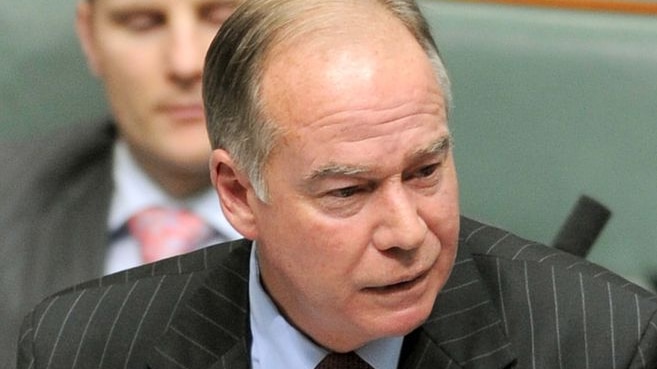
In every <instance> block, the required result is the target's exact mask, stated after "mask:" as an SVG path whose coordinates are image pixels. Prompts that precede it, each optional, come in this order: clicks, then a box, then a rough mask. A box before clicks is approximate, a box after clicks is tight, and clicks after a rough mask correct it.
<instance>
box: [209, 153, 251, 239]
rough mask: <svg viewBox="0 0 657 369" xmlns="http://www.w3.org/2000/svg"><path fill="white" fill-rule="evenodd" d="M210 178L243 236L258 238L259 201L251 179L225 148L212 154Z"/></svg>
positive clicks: (230, 219)
mask: <svg viewBox="0 0 657 369" xmlns="http://www.w3.org/2000/svg"><path fill="white" fill-rule="evenodd" d="M210 177H211V179H212V185H213V186H214V188H215V190H216V191H217V195H219V200H220V201H221V210H222V211H223V212H224V216H225V217H226V219H228V221H229V222H230V224H231V225H232V226H233V228H235V230H237V231H238V232H239V233H240V234H242V236H244V237H246V238H248V239H250V240H254V239H255V238H256V237H257V236H258V231H257V224H256V221H255V213H254V207H255V206H257V204H256V202H257V201H259V200H257V197H256V196H255V191H254V189H253V186H252V185H251V182H250V181H249V179H248V177H247V176H246V175H244V174H243V173H242V172H241V171H240V170H239V169H238V168H237V166H236V165H235V163H234V162H233V159H232V158H231V157H230V154H228V152H226V151H225V150H222V149H217V150H214V151H213V152H212V156H211V159H210Z"/></svg>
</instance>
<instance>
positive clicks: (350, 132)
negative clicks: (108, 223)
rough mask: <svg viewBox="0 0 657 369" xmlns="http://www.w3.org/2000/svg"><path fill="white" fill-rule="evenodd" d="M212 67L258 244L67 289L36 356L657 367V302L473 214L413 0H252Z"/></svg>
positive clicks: (233, 177) (260, 364) (237, 222)
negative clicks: (466, 206)
mask: <svg viewBox="0 0 657 369" xmlns="http://www.w3.org/2000/svg"><path fill="white" fill-rule="evenodd" d="M205 71H206V75H205V77H204V96H205V104H206V109H207V114H208V125H209V130H210V135H211V141H212V143H213V147H214V152H213V155H212V165H211V168H212V171H211V172H212V179H213V184H214V186H215V187H216V189H217V192H218V194H219V197H220V199H221V206H222V209H223V212H224V214H225V215H226V217H227V219H228V220H229V221H230V222H231V224H232V225H233V226H234V227H235V228H236V229H237V230H238V231H239V232H240V233H241V234H242V235H244V236H245V237H246V239H245V240H242V241H236V242H233V243H231V244H229V245H227V246H228V247H226V245H224V246H218V247H214V248H211V249H205V250H203V251H199V252H196V253H192V254H189V255H185V256H179V257H176V258H173V259H168V260H166V261H163V262H159V263H155V264H152V265H148V266H145V267H141V268H137V269H133V270H130V271H128V272H125V273H121V274H117V275H114V276H110V277H107V278H105V279H101V280H95V281H91V282H89V283H86V284H83V285H80V286H77V287H74V288H72V289H70V290H68V291H65V292H62V293H60V294H57V295H55V296H53V297H51V298H49V299H48V300H46V301H44V302H43V303H42V304H40V305H39V306H38V307H37V308H36V309H35V310H34V311H33V313H32V314H31V315H29V316H28V317H27V318H26V320H25V325H24V329H23V334H22V335H21V350H20V354H19V362H20V364H21V365H20V367H21V368H28V367H33V368H41V367H43V368H46V367H49V368H70V367H75V366H85V367H118V366H121V367H130V368H146V367H150V368H210V367H212V368H231V369H234V368H267V369H270V368H300V369H312V368H375V369H393V368H427V369H429V368H511V367H516V368H555V367H561V368H584V367H587V368H610V367H616V368H655V367H657V350H656V347H655V345H656V343H657V330H656V327H657V326H656V325H655V323H656V322H657V318H655V316H654V315H655V313H656V312H657V305H656V304H655V302H654V300H653V299H654V297H653V296H652V295H650V294H649V293H647V292H645V291H643V290H641V289H640V288H638V287H635V286H633V285H631V284H629V283H627V282H625V281H623V280H622V279H620V278H619V277H617V276H614V275H612V274H610V273H608V272H604V271H603V270H602V269H601V268H599V267H596V266H594V265H592V264H589V263H587V262H586V261H583V260H581V259H578V258H576V257H574V256H571V255H568V254H565V253H562V252H560V251H558V250H554V249H551V248H548V247H545V246H542V245H539V244H535V243H532V242H528V241H524V240H522V239H520V238H517V237H516V236H513V235H511V234H509V233H507V232H504V231H502V230H499V229H496V228H492V227H489V226H486V225H483V224H481V223H478V222H475V221H473V220H470V219H467V218H462V217H460V215H459V209H458V190H457V188H458V186H457V179H456V171H455V167H454V159H453V156H452V143H451V138H450V133H449V129H448V124H447V116H448V114H447V113H448V105H449V100H450V97H449V94H450V93H449V83H448V79H447V77H446V73H445V70H444V67H443V65H442V62H441V60H440V58H439V56H438V53H437V50H436V48H435V45H434V42H433V40H432V38H431V35H430V33H429V30H428V28H427V25H426V22H425V20H424V19H423V18H422V16H421V14H420V12H419V10H418V9H417V7H416V4H415V3H414V2H413V1H412V0H393V1H384V0H316V1H315V0H252V1H246V2H245V3H244V5H242V6H241V7H240V8H238V10H237V11H236V12H235V14H234V15H233V16H232V17H231V18H230V19H229V20H228V21H227V22H226V24H225V25H224V27H223V28H222V30H221V31H220V33H219V35H218V37H217V39H216V40H215V42H214V43H213V45H212V46H211V48H210V50H209V53H208V59H207V62H206V69H205ZM249 240H251V241H249Z"/></svg>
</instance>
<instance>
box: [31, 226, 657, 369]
mask: <svg viewBox="0 0 657 369" xmlns="http://www.w3.org/2000/svg"><path fill="white" fill-rule="evenodd" d="M461 228H462V229H461V239H460V250H459V254H458V256H457V262H456V264H455V266H454V269H453V271H452V274H451V276H450V278H449V280H448V282H447V284H446V286H445V288H444V289H443V290H442V291H441V293H440V294H439V296H438V298H437V300H436V304H435V306H434V310H433V311H432V313H431V315H430V316H429V318H428V319H427V321H426V322H425V324H424V325H423V326H422V327H420V328H418V329H416V330H415V331H413V332H411V333H410V334H409V335H408V336H407V337H406V338H405V340H404V345H403V348H402V355H401V362H400V365H399V367H400V368H404V369H430V368H431V369H436V368H441V369H442V368H450V369H456V368H471V369H484V368H485V369H491V368H577V369H580V368H596V369H602V368H605V369H607V368H657V347H656V345H657V318H656V317H655V313H656V311H657V306H656V304H655V301H654V297H653V296H652V295H650V294H648V293H647V292H645V291H643V290H641V289H640V288H638V287H636V286H634V285H632V284H629V283H627V282H626V281H625V280H623V279H621V278H620V277H617V276H615V275H613V274H611V273H607V272H606V271H605V270H604V269H602V268H600V267H598V266H595V265H593V264H590V263H588V262H585V261H582V260H581V259H578V258H576V257H574V256H572V255H569V254H565V253H562V252H559V251H556V250H554V249H551V248H548V247H545V246H542V245H538V244H535V243H531V242H527V241H525V240H522V239H520V238H517V237H515V236H513V235H511V234H509V233H507V232H504V231H501V230H499V229H496V228H493V227H488V226H485V225H482V224H480V223H477V222H474V221H472V220H468V219H466V218H463V219H462V226H461ZM249 248H250V247H249V242H247V241H237V242H234V243H230V244H229V245H228V246H225V245H224V246H219V247H213V248H209V249H204V250H201V251H198V252H196V253H192V254H188V255H185V256H181V257H175V258H172V259H168V260H165V261H162V262H158V263H156V264H153V265H147V266H144V267H140V268H137V269H133V270H130V271H126V272H124V273H120V274H116V275H112V276H108V277H106V278H103V279H100V280H94V281H91V282H87V283H85V284H83V285H79V286H76V287H73V288H70V289H68V290H67V291H64V292H62V293H60V294H58V295H56V296H53V297H51V298H50V299H48V300H46V301H44V302H43V303H42V304H40V305H39V306H38V307H37V308H36V309H35V310H34V311H33V313H32V314H31V315H29V316H28V318H27V319H26V321H25V324H24V326H23V333H22V335H21V341H20V346H21V350H20V363H21V365H20V368H21V369H22V368H52V369H59V368H85V369H86V368H131V369H132V368H147V367H150V368H153V369H164V368H189V369H201V368H226V369H228V368H230V369H241V368H243V369H246V368H249V366H250V362H249V360H250V359H249V347H250V342H251V337H250V333H249V325H248V293H247V288H248V281H247V276H248V270H247V269H248V257H249ZM208 266H210V268H208Z"/></svg>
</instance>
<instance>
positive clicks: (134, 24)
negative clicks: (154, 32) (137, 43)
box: [114, 12, 166, 32]
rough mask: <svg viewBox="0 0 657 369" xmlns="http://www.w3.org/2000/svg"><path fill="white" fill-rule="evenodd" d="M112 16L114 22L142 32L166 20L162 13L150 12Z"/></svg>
mask: <svg viewBox="0 0 657 369" xmlns="http://www.w3.org/2000/svg"><path fill="white" fill-rule="evenodd" d="M114 18H115V21H116V23H118V24H120V25H122V26H124V27H125V28H127V29H129V30H130V31H134V32H144V31H148V30H151V29H153V28H155V27H157V26H159V25H161V24H164V22H165V21H166V19H165V16H164V15H163V14H159V13H152V12H133V13H124V14H117V15H116V16H115V17H114Z"/></svg>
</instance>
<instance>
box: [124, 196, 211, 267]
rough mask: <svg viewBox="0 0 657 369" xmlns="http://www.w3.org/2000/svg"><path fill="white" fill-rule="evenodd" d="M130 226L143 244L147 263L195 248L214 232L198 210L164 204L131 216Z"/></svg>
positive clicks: (135, 236) (142, 247)
mask: <svg viewBox="0 0 657 369" xmlns="http://www.w3.org/2000/svg"><path fill="white" fill-rule="evenodd" d="M128 229H129V231H130V234H132V236H133V237H134V238H135V239H136V240H137V242H139V244H140V246H141V255H142V261H143V262H144V263H150V262H153V261H157V260H160V259H164V258H167V257H170V256H175V255H180V254H184V253H186V252H189V251H192V250H194V249H196V248H197V247H199V246H201V245H200V243H201V242H202V241H205V240H206V239H207V238H208V237H209V236H210V234H211V231H210V228H209V227H208V226H207V224H206V223H205V222H204V221H203V220H202V219H201V218H200V217H198V216H197V215H196V214H194V213H192V212H190V211H188V210H184V209H167V208H161V207H153V208H148V209H145V210H142V211H140V212H138V213H137V214H135V215H133V216H132V217H131V218H130V219H129V220H128Z"/></svg>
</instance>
